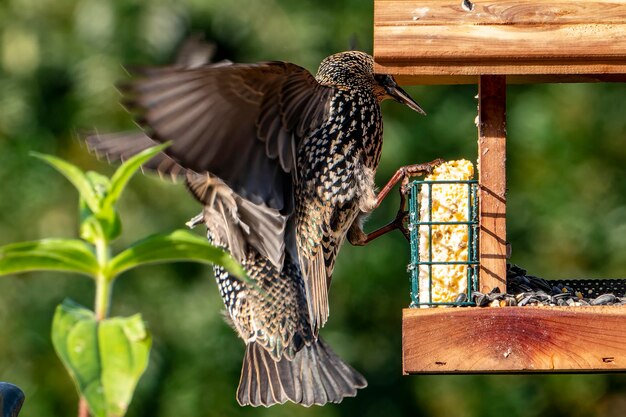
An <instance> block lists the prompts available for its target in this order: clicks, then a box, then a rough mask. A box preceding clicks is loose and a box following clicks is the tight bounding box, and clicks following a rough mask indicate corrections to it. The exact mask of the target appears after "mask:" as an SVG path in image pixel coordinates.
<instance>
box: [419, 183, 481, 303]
mask: <svg viewBox="0 0 626 417" xmlns="http://www.w3.org/2000/svg"><path fill="white" fill-rule="evenodd" d="M460 186H463V187H467V188H466V190H467V191H466V193H467V204H466V206H467V207H466V210H464V211H466V213H463V215H462V220H460V221H459V220H458V219H457V220H449V219H445V220H438V219H435V218H434V217H433V209H434V204H433V189H434V187H438V190H444V188H445V187H456V189H457V190H458V189H459V187H460ZM444 192H445V190H444ZM408 195H409V234H410V240H411V263H410V264H409V267H408V269H409V272H410V275H411V277H410V278H411V307H434V306H471V305H474V303H473V302H472V301H471V300H472V293H473V292H474V291H477V290H478V271H479V261H478V244H479V242H478V235H479V234H478V181H476V180H445V181H424V180H422V181H417V180H416V181H412V182H411V183H410V184H409V185H408ZM444 209H445V207H444ZM435 217H436V216H435ZM442 227H448V228H449V229H448V230H453V229H454V230H459V229H461V230H460V231H461V233H462V234H463V233H466V235H465V236H467V241H465V242H466V243H465V248H464V250H462V251H461V252H460V253H459V254H458V256H457V257H455V258H454V259H446V260H445V261H444V260H437V259H435V257H434V255H433V248H434V247H435V245H436V244H437V243H435V235H436V234H437V233H440V230H441V229H442ZM420 246H421V247H420ZM439 266H460V267H461V268H462V269H464V270H465V271H464V274H465V277H466V284H467V285H465V287H466V288H465V289H464V290H463V291H460V292H459V293H458V294H456V296H455V298H454V299H452V300H447V301H433V292H434V290H435V288H434V287H433V285H434V282H433V275H434V273H433V269H434V268H437V267H439ZM420 278H421V279H420Z"/></svg>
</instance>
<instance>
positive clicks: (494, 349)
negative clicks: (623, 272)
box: [402, 306, 626, 375]
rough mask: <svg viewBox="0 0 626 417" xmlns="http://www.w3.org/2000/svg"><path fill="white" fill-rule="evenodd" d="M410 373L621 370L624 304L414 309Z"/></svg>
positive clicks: (406, 344) (409, 316)
mask: <svg viewBox="0 0 626 417" xmlns="http://www.w3.org/2000/svg"><path fill="white" fill-rule="evenodd" d="M402 346H403V348H402V349H403V351H402V364H403V372H404V374H405V375H408V374H416V373H422V374H424V373H425V374H434V373H436V374H442V373H443V374H445V373H449V374H453V373H456V374H458V373H460V374H468V373H534V372H615V371H625V370H626V307H623V306H621V307H619V306H598V307H528V306H525V307H500V308H497V307H495V308H494V307H485V308H478V307H469V308H421V309H418V308H412V309H404V310H403V316H402Z"/></svg>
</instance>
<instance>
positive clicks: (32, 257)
mask: <svg viewBox="0 0 626 417" xmlns="http://www.w3.org/2000/svg"><path fill="white" fill-rule="evenodd" d="M165 146H167V145H160V146H156V147H153V148H150V149H147V150H145V151H143V152H141V153H139V154H137V155H136V156H134V157H133V158H130V159H129V160H127V161H126V162H125V163H123V164H122V165H121V166H120V167H119V168H118V169H117V171H116V172H115V173H114V174H113V176H112V177H111V178H110V179H109V178H107V177H105V176H102V175H100V174H98V173H95V172H87V173H84V172H83V171H81V170H80V169H79V168H77V167H76V166H74V165H72V164H69V163H67V162H65V161H63V160H60V159H58V158H55V157H52V156H49V155H41V154H34V156H36V157H37V158H39V159H42V160H43V161H45V162H47V163H48V164H50V165H51V166H52V167H54V168H55V169H56V170H58V171H59V172H60V173H61V174H63V175H64V176H65V177H66V178H67V179H68V180H69V181H70V182H71V183H72V184H73V185H74V187H75V188H76V189H77V190H78V193H79V196H80V198H79V211H80V229H79V230H80V237H81V239H42V240H38V241H32V242H22V243H13V244H9V245H5V246H2V247H0V275H8V274H16V273H22V272H30V271H45V270H47V271H64V272H70V273H77V274H81V275H86V276H88V277H90V278H92V279H93V281H94V283H95V285H96V296H95V305H94V311H91V310H89V309H87V308H85V307H83V306H80V305H78V304H77V303H75V302H73V301H71V300H69V299H66V300H65V301H63V302H62V303H61V304H60V305H59V306H58V307H57V309H56V312H55V314H54V319H53V322H52V342H53V345H54V348H55V350H56V352H57V355H58V356H59V358H60V359H61V361H62V362H63V364H64V365H65V367H66V369H67V371H68V373H69V374H70V375H71V376H72V379H73V380H74V382H75V384H76V388H77V390H78V393H79V396H80V397H81V405H80V407H79V415H83V416H86V415H87V413H88V411H87V408H88V409H89V411H90V412H91V414H93V415H94V416H96V417H113V416H116V417H118V416H123V415H124V414H125V413H126V409H127V407H128V404H129V403H130V401H131V399H132V395H133V392H134V389H135V386H136V384H137V382H138V381H139V378H140V377H141V375H142V374H143V372H144V370H145V369H146V367H147V365H148V359H149V352H150V345H151V335H150V332H149V331H148V329H147V328H146V327H145V325H144V322H143V320H142V319H141V316H140V315H138V314H137V315H134V316H132V317H112V318H109V317H108V314H109V309H110V304H111V292H112V288H113V283H114V282H115V279H116V278H117V277H118V276H119V275H120V274H122V273H123V272H125V271H128V270H129V269H132V268H135V267H138V266H141V265H146V264H153V263H162V262H171V261H195V262H203V263H211V264H213V263H215V264H219V265H222V266H223V267H225V268H226V269H228V270H229V271H230V272H231V273H232V274H233V275H235V276H237V277H239V278H240V279H242V280H244V281H246V282H249V280H248V278H247V276H246V274H245V272H244V271H243V269H242V268H241V266H240V265H239V264H238V263H237V262H236V261H235V260H234V259H233V258H232V257H231V256H230V255H229V254H228V253H227V252H224V251H223V250H221V249H219V248H216V247H214V246H212V245H210V244H209V243H208V242H207V241H206V239H204V238H202V237H199V236H196V235H194V234H192V233H191V232H189V231H186V230H176V231H174V232H171V233H168V234H157V235H153V236H150V237H147V238H145V239H142V240H140V241H138V242H136V243H134V244H133V245H131V246H130V247H129V248H127V249H126V250H124V251H122V252H120V253H118V254H117V255H115V256H113V255H112V253H111V248H110V242H111V241H113V240H114V239H115V238H117V237H118V236H119V235H120V233H121V229H122V223H121V221H120V216H119V213H118V211H117V210H116V208H115V205H116V203H117V201H118V200H119V198H120V196H121V194H122V192H123V191H124V188H125V187H126V184H127V183H128V181H129V180H130V178H131V177H132V176H133V174H134V173H135V172H136V171H137V170H138V169H139V167H141V165H142V164H143V163H145V162H147V161H148V160H149V159H150V158H152V157H153V156H155V155H156V154H157V153H159V152H160V151H162V150H163V149H164V148H165Z"/></svg>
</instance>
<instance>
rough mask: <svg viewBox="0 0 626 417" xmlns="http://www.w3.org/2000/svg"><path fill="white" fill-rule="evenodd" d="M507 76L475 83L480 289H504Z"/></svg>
mask: <svg viewBox="0 0 626 417" xmlns="http://www.w3.org/2000/svg"><path fill="white" fill-rule="evenodd" d="M505 162H506V76H504V75H481V76H480V81H479V85H478V181H479V184H480V191H479V201H480V211H479V222H480V249H479V260H480V291H481V292H489V291H491V290H492V289H493V288H495V287H498V288H500V291H501V292H506V164H505Z"/></svg>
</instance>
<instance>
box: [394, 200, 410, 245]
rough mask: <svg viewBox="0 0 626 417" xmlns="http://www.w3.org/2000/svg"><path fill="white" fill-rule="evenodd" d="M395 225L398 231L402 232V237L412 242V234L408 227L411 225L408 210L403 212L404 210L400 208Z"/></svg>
mask: <svg viewBox="0 0 626 417" xmlns="http://www.w3.org/2000/svg"><path fill="white" fill-rule="evenodd" d="M394 223H396V227H397V228H398V230H400V231H401V232H402V235H404V238H405V239H406V240H407V241H409V242H410V241H411V232H410V231H409V228H408V227H407V226H406V225H407V224H408V223H409V213H408V212H407V211H406V210H403V209H402V208H400V210H398V214H397V215H396V219H395V220H394Z"/></svg>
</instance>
